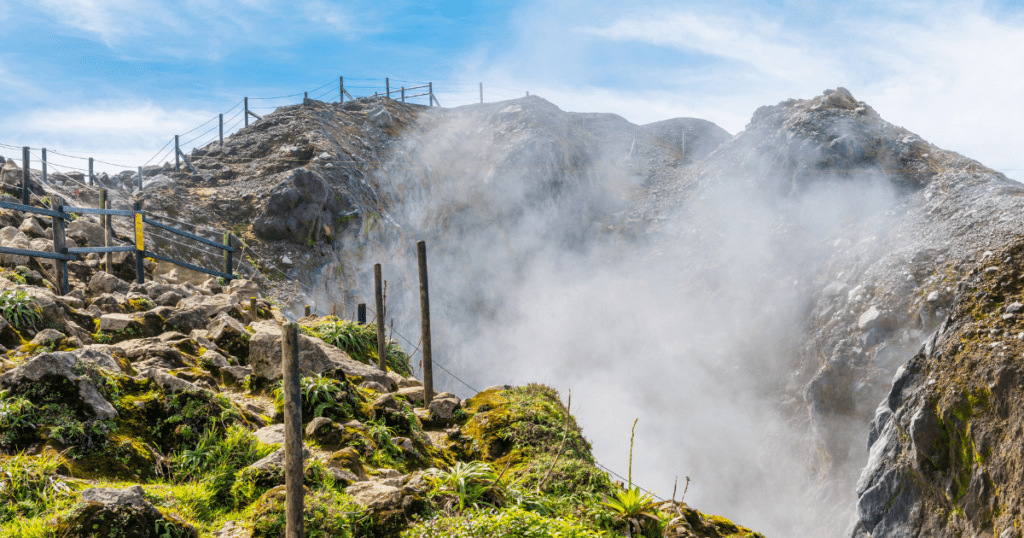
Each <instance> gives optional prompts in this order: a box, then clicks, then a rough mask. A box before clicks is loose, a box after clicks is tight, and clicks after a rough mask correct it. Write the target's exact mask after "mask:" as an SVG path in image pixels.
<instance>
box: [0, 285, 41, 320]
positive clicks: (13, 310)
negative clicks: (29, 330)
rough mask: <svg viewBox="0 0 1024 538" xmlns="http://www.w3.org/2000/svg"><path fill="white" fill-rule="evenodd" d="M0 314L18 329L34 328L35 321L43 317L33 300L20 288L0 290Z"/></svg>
mask: <svg viewBox="0 0 1024 538" xmlns="http://www.w3.org/2000/svg"><path fill="white" fill-rule="evenodd" d="M0 314H3V316H4V318H5V319H7V321H9V322H11V325H14V326H15V327H16V328H19V329H21V328H26V327H33V328H35V326H36V323H37V322H39V321H42V319H43V314H42V311H41V310H40V309H39V307H37V306H36V303H35V301H34V300H33V299H32V298H30V297H29V296H28V295H26V294H25V292H24V291H20V290H19V291H11V290H8V291H4V292H0Z"/></svg>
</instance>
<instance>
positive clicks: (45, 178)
mask: <svg viewBox="0 0 1024 538" xmlns="http://www.w3.org/2000/svg"><path fill="white" fill-rule="evenodd" d="M41 159H42V161H41V162H40V164H42V165H43V183H49V182H50V179H49V177H47V175H46V148H43V155H42V157H41Z"/></svg>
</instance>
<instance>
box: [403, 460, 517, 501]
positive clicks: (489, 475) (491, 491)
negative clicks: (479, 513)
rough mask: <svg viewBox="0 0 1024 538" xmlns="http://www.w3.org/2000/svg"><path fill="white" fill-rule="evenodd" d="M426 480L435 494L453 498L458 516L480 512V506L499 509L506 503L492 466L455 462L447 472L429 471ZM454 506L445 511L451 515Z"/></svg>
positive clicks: (479, 463)
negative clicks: (476, 509) (446, 494)
mask: <svg viewBox="0 0 1024 538" xmlns="http://www.w3.org/2000/svg"><path fill="white" fill-rule="evenodd" d="M423 476H424V477H425V478H427V479H428V480H430V481H431V482H433V484H434V491H435V492H444V493H451V494H454V496H455V497H454V501H458V506H459V509H458V511H459V512H464V511H465V510H466V508H467V507H470V506H472V507H476V508H479V505H480V504H481V503H484V504H489V505H492V506H495V507H500V506H501V505H502V504H503V503H504V501H505V487H504V485H503V484H502V482H501V481H500V480H499V478H498V475H497V474H495V472H494V469H492V468H491V466H490V465H488V464H487V463H484V462H482V461H474V462H471V463H463V462H461V461H459V462H455V465H454V466H452V467H449V468H448V470H445V471H442V470H440V469H437V468H430V469H427V470H426V472H425V473H423ZM453 505H454V503H451V504H449V506H446V507H445V508H446V509H447V510H448V511H451V509H452V508H453Z"/></svg>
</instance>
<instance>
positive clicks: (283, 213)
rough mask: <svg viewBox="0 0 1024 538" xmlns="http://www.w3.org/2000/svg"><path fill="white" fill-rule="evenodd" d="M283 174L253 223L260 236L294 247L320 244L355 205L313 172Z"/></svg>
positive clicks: (299, 170)
mask: <svg viewBox="0 0 1024 538" xmlns="http://www.w3.org/2000/svg"><path fill="white" fill-rule="evenodd" d="M282 175H283V179H282V181H280V183H278V184H277V185H276V186H275V187H274V189H273V190H272V191H271V192H270V196H269V197H268V198H267V204H266V206H265V208H264V209H263V210H262V211H261V212H260V213H259V214H258V215H257V216H256V220H255V221H254V222H253V230H254V231H255V232H256V235H258V236H259V237H261V238H264V239H270V240H285V241H290V242H292V243H296V244H305V243H306V241H307V240H309V239H312V240H313V241H319V240H320V239H321V238H322V237H323V235H324V233H325V232H327V231H328V228H329V227H330V226H331V225H332V224H333V223H334V222H335V221H336V219H337V218H340V217H341V216H342V215H345V214H348V213H350V212H351V209H352V208H353V205H354V202H353V201H352V200H351V199H349V198H348V197H347V196H345V195H343V194H341V193H338V192H337V191H335V190H334V189H333V188H331V187H330V185H328V183H327V182H326V181H325V180H324V179H323V178H322V177H321V176H320V175H319V174H317V173H316V172H313V171H310V170H307V169H305V168H296V169H294V170H291V171H289V172H286V173H284V174H282ZM279 177H280V176H279ZM244 299H245V300H248V297H244Z"/></svg>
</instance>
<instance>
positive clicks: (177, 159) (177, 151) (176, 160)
mask: <svg viewBox="0 0 1024 538" xmlns="http://www.w3.org/2000/svg"><path fill="white" fill-rule="evenodd" d="M180 155H181V150H180V149H178V135H174V171H175V172H181V157H180Z"/></svg>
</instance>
